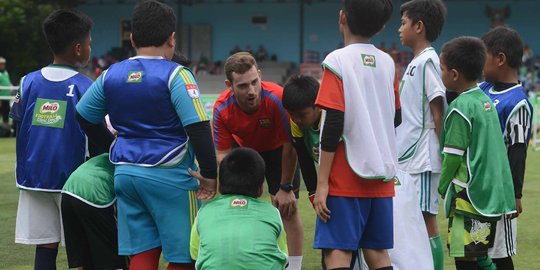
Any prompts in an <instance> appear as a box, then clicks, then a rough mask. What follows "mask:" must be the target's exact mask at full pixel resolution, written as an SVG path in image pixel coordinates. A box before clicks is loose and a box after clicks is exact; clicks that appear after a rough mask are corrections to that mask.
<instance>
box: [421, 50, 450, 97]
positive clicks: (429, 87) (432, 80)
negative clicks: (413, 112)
mask: <svg viewBox="0 0 540 270" xmlns="http://www.w3.org/2000/svg"><path fill="white" fill-rule="evenodd" d="M424 69H425V70H424V83H425V87H426V97H427V99H428V102H431V101H432V100H433V99H435V98H436V97H441V96H442V97H444V96H445V95H446V90H445V89H446V88H445V87H444V84H443V82H442V79H441V75H440V74H439V72H438V71H437V69H435V64H434V63H433V61H431V60H428V61H427V62H426V63H425V66H424Z"/></svg>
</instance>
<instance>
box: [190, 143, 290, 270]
mask: <svg viewBox="0 0 540 270" xmlns="http://www.w3.org/2000/svg"><path fill="white" fill-rule="evenodd" d="M264 171H265V164H264V160H263V159H262V157H261V156H260V155H259V154H258V153H257V152H255V151H254V150H252V149H250V148H244V147H240V148H235V149H233V150H232V151H231V152H230V153H229V154H227V156H225V158H224V159H223V161H222V162H221V164H220V165H219V192H220V193H221V196H219V197H217V198H216V199H214V200H212V201H210V202H208V203H207V204H206V205H204V206H203V207H202V208H201V210H200V211H199V213H198V214H197V218H196V220H195V223H194V224H193V227H192V228H191V240H190V252H191V257H192V258H193V259H194V260H196V261H197V262H196V268H197V269H199V270H205V269H210V270H211V269H220V270H236V269H268V270H277V269H284V267H285V264H286V263H287V253H288V252H287V240H286V236H285V230H284V228H283V223H282V221H281V217H280V215H279V211H278V210H277V208H275V207H273V206H272V205H271V204H269V203H266V202H264V201H262V200H259V199H257V198H258V197H260V196H261V195H262V192H263V187H262V184H263V183H264Z"/></svg>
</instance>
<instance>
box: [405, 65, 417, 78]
mask: <svg viewBox="0 0 540 270" xmlns="http://www.w3.org/2000/svg"><path fill="white" fill-rule="evenodd" d="M415 70H416V66H411V67H409V68H408V69H407V75H409V76H411V77H413V76H414V71H415Z"/></svg>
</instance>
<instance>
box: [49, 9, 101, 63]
mask: <svg viewBox="0 0 540 270" xmlns="http://www.w3.org/2000/svg"><path fill="white" fill-rule="evenodd" d="M92 25H93V22H92V19H90V17H88V16H86V15H85V14H83V13H80V12H78V11H75V10H64V9H62V10H56V11H53V12H52V13H51V14H49V16H47V18H45V20H44V21H43V24H42V26H41V27H42V31H43V35H45V39H46V40H47V44H49V48H51V51H52V52H53V54H62V53H65V52H66V50H68V49H69V48H70V47H71V46H73V45H74V44H75V43H78V42H82V41H83V40H84V39H85V38H86V37H88V35H89V34H90V31H91V30H92Z"/></svg>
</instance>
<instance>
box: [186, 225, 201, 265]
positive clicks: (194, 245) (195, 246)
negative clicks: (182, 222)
mask: <svg viewBox="0 0 540 270" xmlns="http://www.w3.org/2000/svg"><path fill="white" fill-rule="evenodd" d="M200 241H201V240H200V239H199V232H198V231H197V219H195V222H194V223H193V226H191V239H190V240H189V254H190V255H191V258H192V259H193V260H197V258H199V245H200Z"/></svg>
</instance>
